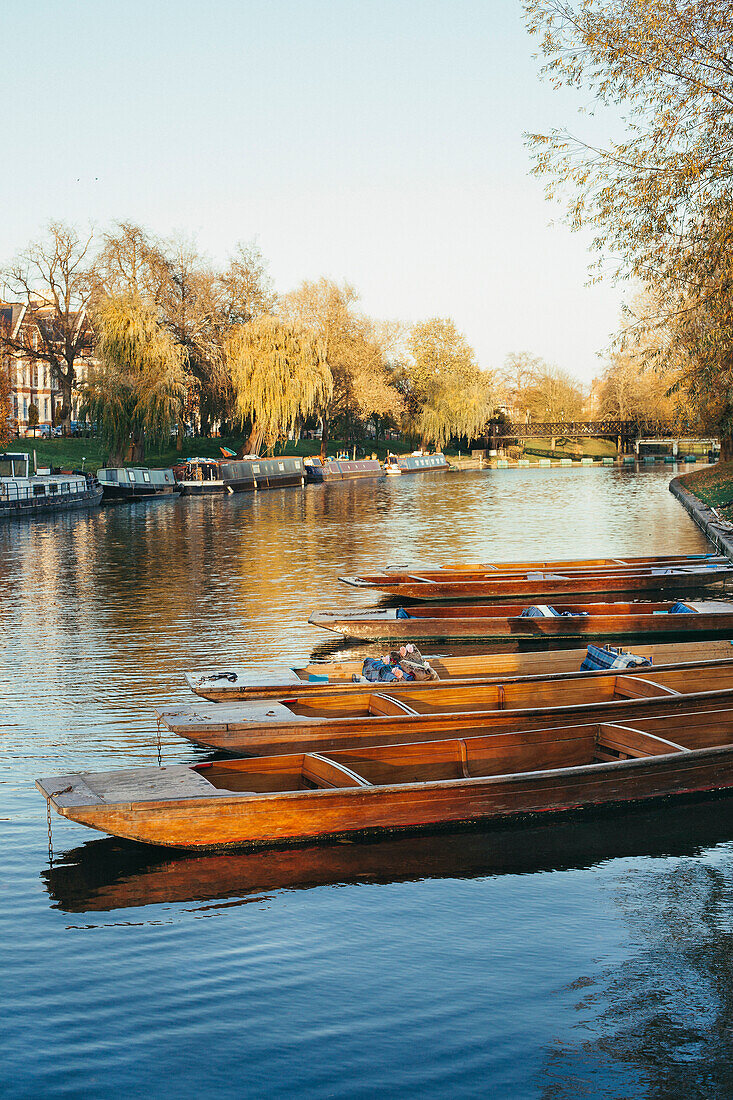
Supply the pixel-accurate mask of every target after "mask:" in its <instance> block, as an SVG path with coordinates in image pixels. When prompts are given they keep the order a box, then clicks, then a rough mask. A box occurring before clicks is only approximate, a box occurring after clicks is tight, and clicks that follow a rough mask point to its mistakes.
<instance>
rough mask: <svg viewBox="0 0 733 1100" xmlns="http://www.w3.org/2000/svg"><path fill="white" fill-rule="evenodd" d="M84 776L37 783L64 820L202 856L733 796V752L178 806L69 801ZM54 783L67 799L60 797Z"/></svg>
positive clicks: (714, 751) (718, 750)
mask: <svg viewBox="0 0 733 1100" xmlns="http://www.w3.org/2000/svg"><path fill="white" fill-rule="evenodd" d="M78 779H79V777H77V776H62V777H59V778H58V779H56V780H54V781H50V780H37V782H36V786H37V787H38V789H39V790H40V791H41V793H42V794H43V795H44V796H45V797H46V798H48V799H49V800H50V801H51V804H52V805H53V806H54V808H55V809H57V811H58V812H59V813H60V814H61V815H62V816H64V817H67V818H69V819H70V820H73V821H77V822H79V823H80V824H83V825H87V826H89V827H90V828H93V829H98V830H100V831H102V832H106V833H111V834H112V835H113V836H119V837H124V838H126V839H129V840H135V841H140V842H143V843H146V844H157V845H163V846H166V847H176V848H187V849H195V850H199V851H201V850H208V849H217V848H234V847H242V846H247V847H259V846H267V845H277V844H292V843H303V842H308V841H314V840H328V839H332V838H338V837H344V836H353V835H354V834H361V835H369V834H372V833H375V832H379V833H391V832H397V831H404V830H410V831H412V830H420V829H425V828H435V827H438V826H441V827H445V826H455V825H459V824H466V823H473V822H486V821H492V820H493V821H502V820H506V819H508V818H521V817H529V816H533V815H536V814H548V813H552V814H561V813H567V812H571V811H577V810H579V809H587V808H590V807H599V806H604V805H622V804H628V803H631V802H642V801H649V800H652V799H660V798H670V797H673V796H679V795H691V794H701V793H708V792H712V791H722V790H729V789H730V788H731V787H733V748H732V747H730V746H726V747H724V748H714V749H700V750H694V751H691V752H686V753H684V754H678V753H675V754H670V755H663V756H655V757H653V758H645V759H630V760H620V761H616V762H613V763H606V764H589V765H581V766H578V767H571V768H556V769H547V770H545V771H541V772H532V773H521V774H513V775H500V776H489V777H485V778H476V779H471V778H466V779H463V780H447V781H440V782H434V783H411V784H401V785H395V786H384V787H369V788H363V787H356V788H346V789H331V790H316V791H302V792H301V791H295V792H287V793H283V794H271V795H265V796H258V797H253V798H242V797H241V796H236V795H232V796H231V797H226V796H223V797H216V798H206V799H203V798H202V799H188V800H185V801H184V802H182V803H175V802H170V801H161V802H157V803H134V802H133V803H130V802H128V803H118V804H112V805H109V804H103V805H100V804H99V803H94V802H92V803H91V804H89V805H87V806H69V805H66V804H65V801H68V799H69V797H70V796H71V797H72V798H73V797H74V791H75V784H76V783H77V781H78ZM53 784H56V788H55V789H56V790H58V791H63V790H64V788H66V793H65V794H57V795H55V794H54V793H53V792H54V785H53ZM217 793H218V794H221V793H222V792H217Z"/></svg>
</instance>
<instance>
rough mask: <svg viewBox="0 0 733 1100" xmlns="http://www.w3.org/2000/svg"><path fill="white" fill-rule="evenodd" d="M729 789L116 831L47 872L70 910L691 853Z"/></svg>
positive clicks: (725, 819) (705, 841) (705, 843)
mask: <svg viewBox="0 0 733 1100" xmlns="http://www.w3.org/2000/svg"><path fill="white" fill-rule="evenodd" d="M732 807H733V796H731V797H724V798H719V799H706V800H704V801H701V802H689V803H686V804H683V803H678V804H677V808H676V812H674V813H670V809H669V806H668V805H664V806H663V807H661V808H655V809H652V810H649V809H645V810H628V811H624V812H609V813H605V814H604V813H588V814H579V815H577V817H574V818H570V819H568V818H564V819H558V820H555V821H554V822H551V823H547V824H544V823H543V824H538V825H517V826H510V827H504V828H483V829H478V830H477V829H470V830H469V829H464V830H458V831H455V832H450V833H432V834H423V835H420V836H409V837H393V838H390V839H385V840H380V841H345V842H342V843H337V844H329V845H308V846H299V847H294V848H283V849H279V850H277V849H276V850H272V849H268V850H267V851H264V850H263V851H254V852H252V851H250V852H247V851H243V852H234V853H227V854H219V855H190V854H186V853H176V852H172V851H170V850H160V849H151V848H149V847H147V846H145V845H138V844H134V843H132V842H124V841H118V840H113V839H111V838H110V839H105V840H92V841H89V842H88V843H86V844H84V845H82V846H81V847H79V848H74V849H72V850H71V851H68V852H66V853H65V854H63V855H62V856H61V857H60V858H59V859H58V861H57V862H56V863H55V864H54V865H53V866H52V867H50V868H47V869H46V870H44V871H43V872H42V874H41V877H42V879H43V881H44V883H45V886H46V889H47V890H48V893H49V897H50V898H51V900H52V901H53V903H54V905H55V906H56V907H58V908H60V909H64V910H66V911H67V912H74V913H78V912H86V911H92V910H101V911H106V910H110V909H120V908H129V907H137V906H145V905H154V904H161V903H170V902H191V901H214V900H222V899H226V898H234V897H237V898H241V899H247V898H251V897H253V896H258V895H259V894H261V893H262V892H263V891H265V892H270V891H274V890H286V889H287V890H292V889H306V888H312V887H318V886H336V885H344V884H347V883H367V882H368V883H382V884H385V883H390V882H405V881H413V880H420V879H431V878H456V879H466V878H478V877H483V876H488V875H491V876H494V875H505V874H512V875H518V874H533V873H536V872H538V871H565V870H569V869H571V868H574V869H579V868H587V867H591V866H593V865H594V864H597V863H599V862H601V861H605V860H609V859H614V858H618V857H622V856H690V855H693V854H694V853H696V852H699V851H701V850H703V849H706V848H710V847H712V846H714V845H716V844H718V843H720V842H723V841H728V840H729V839H730V836H731V829H730V819H729V813H730V809H731V808H732Z"/></svg>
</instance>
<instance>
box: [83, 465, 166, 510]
mask: <svg viewBox="0 0 733 1100" xmlns="http://www.w3.org/2000/svg"><path fill="white" fill-rule="evenodd" d="M97 478H98V480H99V483H100V485H101V486H102V492H103V496H102V501H103V503H107V502H111V501H115V502H118V501H124V500H129V501H132V500H146V499H148V498H149V497H177V496H179V495H180V492H181V487H180V486H179V485H178V483H177V482H176V479H175V475H174V473H173V470H164V469H156V468H154V467H153V468H148V467H144V466H136V467H134V468H133V467H127V466H117V467H115V466H105V467H103V468H102V469H101V470H97Z"/></svg>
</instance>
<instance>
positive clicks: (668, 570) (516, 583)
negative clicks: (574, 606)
mask: <svg viewBox="0 0 733 1100" xmlns="http://www.w3.org/2000/svg"><path fill="white" fill-rule="evenodd" d="M731 578H733V562H731V561H730V560H729V559H728V558H726V559H718V558H715V559H712V560H706V561H696V562H686V563H684V564H672V565H669V564H664V565H661V566H653V565H652V566H634V567H632V568H628V567H627V568H621V567H613V566H611V567H609V568H608V569H599V568H593V569H588V570H584V569H566V570H563V571H562V572H558V571H552V572H547V571H535V570H528V571H527V572H519V571H517V570H514V571H511V572H507V573H502V572H498V571H497V572H492V573H464V574H459V573H449V574H448V575H447V577H446V576H444V575H443V574H441V573H438V572H436V573H432V574H431V573H427V574H422V573H420V574H417V573H403V574H399V573H372V574H369V575H367V576H356V577H353V576H351V577H339V580H340V581H342V582H343V583H344V584H348V585H351V586H352V587H353V588H368V589H371V590H376V591H378V592H382V593H384V594H385V595H387V596H392V597H394V598H396V599H409V600H473V599H487V600H491V599H505V598H506V599H512V598H519V597H524V598H526V599H537V598H545V597H548V596H553V597H554V596H564V597H566V598H569V597H571V596H575V595H576V594H579V595H580V597H581V598H586V597H588V596H590V595H594V596H604V595H607V594H610V593H619V592H621V593H629V595H630V596H635V595H637V594H638V593H645V592H677V593H684V592H687V593H690V592H694V591H696V590H699V589H702V588H707V587H709V586H711V585H722V584H725V583H726V582H727V581H730V580H731Z"/></svg>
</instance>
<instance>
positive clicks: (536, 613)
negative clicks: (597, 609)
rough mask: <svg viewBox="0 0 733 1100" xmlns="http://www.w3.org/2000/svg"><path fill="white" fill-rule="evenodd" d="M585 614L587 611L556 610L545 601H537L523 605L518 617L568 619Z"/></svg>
mask: <svg viewBox="0 0 733 1100" xmlns="http://www.w3.org/2000/svg"><path fill="white" fill-rule="evenodd" d="M587 614H588V612H587V611H558V610H557V609H556V608H554V607H550V606H549V605H548V604H546V603H538V604H536V605H533V606H532V607H525V609H524V611H523V612H522V614H521V615H520V616H519V617H520V619H568V618H574V617H575V618H579V617H580V616H584V615H587Z"/></svg>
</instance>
